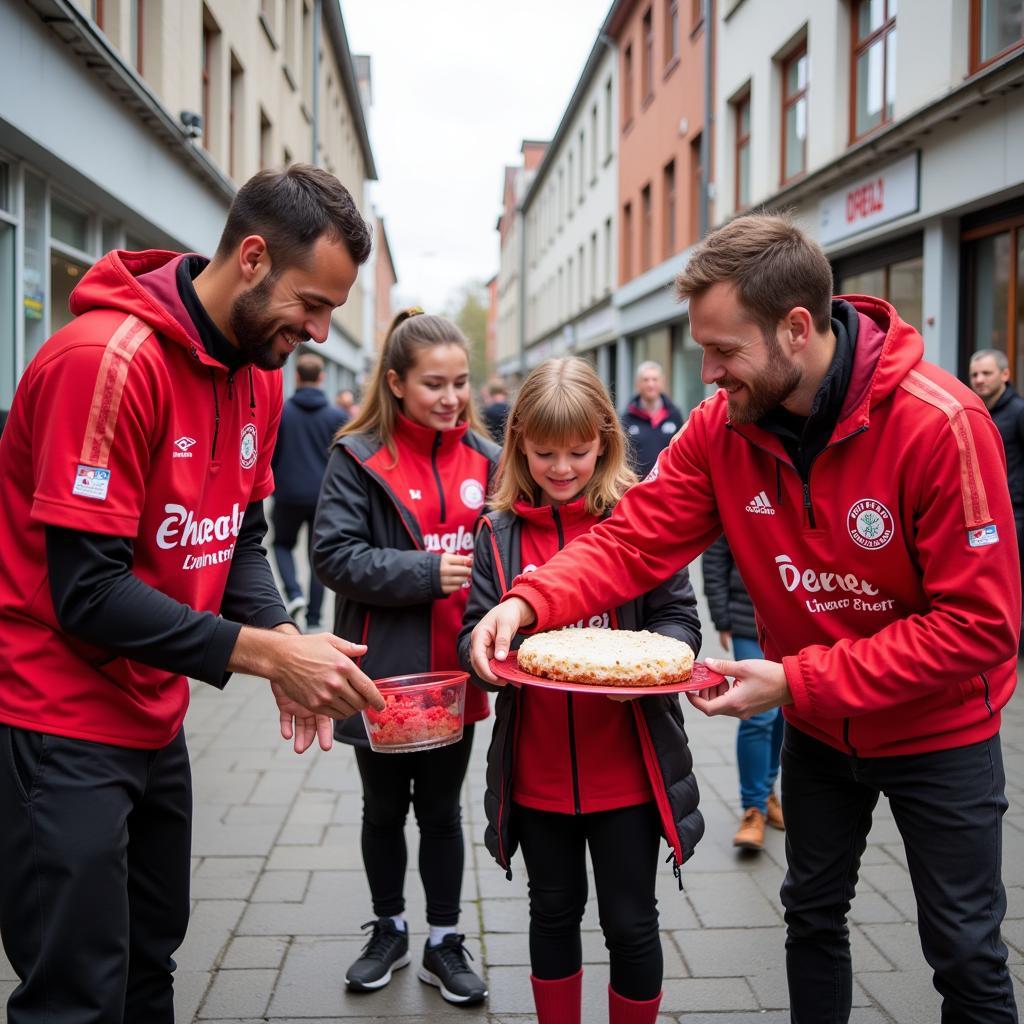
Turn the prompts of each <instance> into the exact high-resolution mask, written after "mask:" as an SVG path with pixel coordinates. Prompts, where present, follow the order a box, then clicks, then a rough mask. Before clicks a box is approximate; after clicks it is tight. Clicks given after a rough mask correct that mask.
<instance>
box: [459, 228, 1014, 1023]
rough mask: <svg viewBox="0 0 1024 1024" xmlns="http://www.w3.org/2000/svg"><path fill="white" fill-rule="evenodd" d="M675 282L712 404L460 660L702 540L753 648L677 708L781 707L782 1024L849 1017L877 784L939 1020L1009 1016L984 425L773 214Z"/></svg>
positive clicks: (902, 332)
mask: <svg viewBox="0 0 1024 1024" xmlns="http://www.w3.org/2000/svg"><path fill="white" fill-rule="evenodd" d="M676 285H677V291H678V294H679V296H680V298H682V299H686V300H688V301H689V314H690V327H691V333H692V335H693V338H694V340H695V341H696V342H697V343H698V344H699V345H700V346H701V348H702V349H703V353H704V361H703V374H702V375H703V379H704V381H705V383H707V384H714V385H716V386H717V387H718V388H719V389H720V390H719V392H718V394H716V395H715V396H714V397H713V398H710V399H708V400H707V401H705V402H703V403H702V404H701V405H700V406H698V407H697V408H696V409H695V410H694V411H693V412H692V413H691V414H690V417H689V420H688V421H687V424H686V426H685V428H684V429H683V430H682V432H681V433H680V434H679V436H678V437H677V438H676V439H675V440H674V441H673V442H672V444H671V445H670V446H669V447H668V448H667V449H666V450H665V451H664V452H663V453H662V454H661V456H660V457H659V460H658V462H657V464H656V466H655V469H654V470H652V472H651V474H650V476H649V477H648V478H647V479H646V480H645V481H644V482H643V483H640V484H637V485H636V486H635V487H632V488H631V489H630V490H629V491H628V492H627V493H626V495H625V496H624V498H623V499H622V501H620V502H619V504H618V505H617V506H616V508H615V511H614V513H613V514H612V515H611V516H610V517H609V518H608V519H606V520H605V521H604V522H602V523H600V524H599V525H598V526H596V527H594V529H593V530H591V531H590V532H588V533H587V534H586V535H585V536H582V537H579V538H577V539H576V540H574V541H572V542H571V543H570V544H567V545H566V546H565V548H564V549H563V550H562V551H560V552H559V553H558V554H557V555H555V557H554V558H552V559H551V560H550V561H548V562H547V563H546V564H545V565H543V566H541V568H540V569H538V570H536V571H535V572H531V573H529V574H528V575H524V576H520V577H519V578H518V579H517V580H515V581H513V586H512V588H511V589H510V590H509V591H508V593H507V594H506V595H505V597H504V599H503V602H502V603H501V604H500V605H498V607H497V608H495V609H493V610H492V611H490V612H488V614H487V615H486V616H485V617H484V618H483V619H481V621H480V623H479V624H478V625H477V627H476V630H475V631H474V635H473V665H474V669H475V671H476V672H477V673H478V674H479V675H480V676H481V678H483V679H484V680H486V681H488V682H493V681H494V673H493V672H492V670H491V668H490V666H489V659H490V658H492V657H497V658H499V659H501V658H503V657H505V656H506V655H507V652H508V651H509V649H510V642H511V640H512V638H513V636H514V635H515V634H516V632H517V631H519V630H524V629H531V630H533V629H541V630H548V629H553V628H556V627H558V626H562V625H565V624H566V623H568V622H574V621H576V620H577V619H579V618H580V617H581V616H586V615H590V614H592V613H593V612H595V611H596V610H598V609H601V608H607V607H609V606H610V605H617V604H621V603H623V602H625V601H628V600H631V599H632V598H634V597H636V596H637V595H638V594H642V593H644V592H646V591H648V590H650V589H651V588H652V587H655V586H657V585H658V584H659V583H660V582H661V581H662V580H664V579H666V578H667V577H668V576H670V575H671V574H672V573H674V572H675V571H677V570H678V569H679V568H680V567H681V566H684V565H686V564H688V563H689V562H691V561H692V560H693V559H694V558H695V557H696V556H697V555H699V554H700V553H701V552H702V551H703V550H704V549H705V548H706V547H707V546H708V545H709V544H710V543H711V542H712V541H714V540H715V539H716V537H718V536H719V535H720V534H724V535H725V537H726V539H727V541H728V543H729V547H730V548H731V549H732V553H733V557H734V559H735V561H736V566H737V568H738V569H739V572H740V575H741V577H742V579H743V582H744V583H745V584H746V586H747V588H748V590H749V592H750V597H751V599H752V601H753V604H754V608H755V609H756V612H757V619H758V623H757V626H758V640H759V642H760V645H761V648H762V649H763V651H764V655H765V656H764V658H763V659H752V660H745V661H721V662H712V661H711V660H710V659H709V661H708V664H709V665H710V666H711V667H712V668H714V669H718V670H719V671H721V672H723V673H724V674H726V675H728V676H732V677H733V678H734V680H735V683H734V685H732V686H729V685H728V684H726V683H723V684H721V685H720V686H717V687H714V688H710V689H708V690H706V691H702V692H699V693H695V694H690V695H689V696H690V701H691V703H692V704H693V705H694V706H695V707H697V708H698V709H699V710H701V711H702V712H704V713H705V714H709V715H719V714H724V715H733V716H735V717H738V718H742V719H747V718H750V717H751V716H752V715H756V714H759V713H762V712H764V711H767V710H768V709H770V708H774V707H779V706H781V707H782V708H783V713H784V715H785V719H786V726H785V734H784V739H783V748H782V807H783V813H784V816H785V823H786V858H787V873H786V879H785V882H784V883H783V886H782V894H781V895H782V903H783V905H784V907H785V911H786V927H787V937H786V966H787V974H788V977H789V998H790V1011H791V1015H792V1020H793V1021H795V1022H797V1024H810V1022H818V1021H832V1022H834V1024H841V1022H845V1021H847V1020H849V1016H850V1007H851V1002H852V967H851V959H850V942H849V932H848V929H847V925H846V917H847V913H848V912H849V908H850V901H851V900H852V899H853V896H854V892H855V887H856V882H857V873H858V869H859V865H860V857H861V855H862V854H863V852H864V849H865V845H866V841H867V834H868V830H869V829H870V827H871V815H872V812H873V810H874V807H875V805H876V803H877V802H878V800H879V797H880V795H881V794H882V793H885V795H886V796H887V798H888V800H889V804H890V807H891V809H892V812H893V817H894V818H895V821H896V825H897V827H898V828H899V830H900V833H901V834H902V836H903V840H904V843H905V846H906V851H907V863H908V868H909V871H910V878H911V882H912V884H913V887H914V893H915V896H916V898H917V911H918V931H919V934H920V939H921V944H922V947H923V950H924V954H925V958H926V960H927V961H928V963H929V965H930V966H931V968H932V971H933V972H934V973H933V982H934V985H935V988H936V989H937V990H938V992H939V993H940V995H941V997H942V1002H943V1006H942V1020H943V1021H949V1022H950V1024H952V1022H953V1021H971V1022H973V1024H981V1022H986V1024H996V1022H1000V1024H1012V1022H1016V1020H1017V1011H1016V1007H1015V1003H1014V996H1013V985H1012V981H1011V978H1010V974H1009V971H1008V970H1007V966H1006V955H1007V953H1006V946H1005V945H1004V944H1003V942H1002V940H1001V939H1000V935H999V926H1000V922H1001V921H1002V918H1003V915H1004V913H1005V911H1006V894H1005V889H1004V887H1003V882H1002V877H1001V850H1002V841H1001V837H1002V831H1001V830H1002V816H1003V814H1004V812H1005V811H1006V807H1007V801H1006V795H1005V787H1006V782H1005V775H1004V771H1003V761H1002V753H1001V749H1000V745H999V726H1000V712H1001V709H1002V708H1003V707H1004V706H1005V704H1006V702H1007V701H1008V700H1009V699H1010V696H1011V694H1012V693H1013V690H1014V686H1015V685H1016V678H1017V672H1016V670H1017V658H1016V655H1017V638H1018V633H1019V630H1020V601H1021V582H1020V576H1019V573H1018V567H1017V540H1016V535H1015V530H1014V520H1013V509H1012V507H1011V504H1010V495H1009V493H1008V490H1007V486H1006V473H1005V469H1004V463H1003V455H1002V442H1001V441H1000V438H999V434H998V432H997V431H996V428H995V426H994V425H993V423H992V420H991V418H990V417H989V415H988V412H987V410H986V409H985V406H984V404H983V403H982V401H981V399H979V398H978V397H977V396H976V395H974V394H973V393H972V392H971V391H970V390H969V389H968V388H967V387H965V386H964V385H963V384H962V383H961V382H960V381H958V380H957V379H956V378H955V377H953V376H952V375H951V374H949V373H946V372H945V371H944V370H942V369H940V368H939V367H937V366H933V365H931V364H929V363H928V362H926V361H925V360H924V359H923V358H922V356H923V354H924V343H923V341H922V338H921V335H920V334H919V333H918V332H917V330H916V329H915V328H913V327H911V326H910V325H909V324H907V323H905V322H904V321H903V320H902V319H901V318H900V316H899V313H898V312H897V310H895V309H894V308H893V307H892V306H891V305H890V304H889V303H888V302H884V301H882V300H881V299H876V298H870V297H867V296H862V295H855V296H849V297H846V298H844V297H842V296H840V297H837V298H833V296H832V272H831V268H830V266H829V262H828V259H827V258H826V256H825V254H824V253H823V252H822V251H821V248H820V247H819V246H818V245H817V243H815V242H814V241H812V240H811V239H809V238H808V237H807V236H806V235H804V234H803V233H802V232H801V231H800V230H799V229H798V228H796V227H795V226H794V225H793V224H792V223H791V222H789V221H788V220H786V219H785V218H782V217H772V216H764V215H753V216H747V217H739V218H737V219H736V220H734V221H732V222H731V223H729V224H727V225H726V226H725V227H723V228H721V229H719V230H718V231H715V232H713V233H712V234H711V235H709V236H708V237H707V238H706V239H705V240H704V241H703V243H702V244H701V245H700V246H698V247H697V249H696V251H695V252H694V254H693V256H692V257H691V259H690V261H689V263H688V264H687V266H686V268H685V269H684V270H683V272H682V273H681V274H680V275H679V277H678V278H677V281H676Z"/></svg>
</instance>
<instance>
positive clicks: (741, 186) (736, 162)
mask: <svg viewBox="0 0 1024 1024" xmlns="http://www.w3.org/2000/svg"><path fill="white" fill-rule="evenodd" d="M733 111H734V113H735V118H736V127H735V132H736V143H735V146H736V152H735V155H734V158H733V175H734V180H735V183H736V191H735V196H734V199H733V206H734V207H735V208H736V209H737V210H742V209H743V208H744V207H746V206H749V205H750V93H749V92H748V93H747V94H746V95H745V96H742V97H741V98H740V99H738V100H736V101H735V103H733Z"/></svg>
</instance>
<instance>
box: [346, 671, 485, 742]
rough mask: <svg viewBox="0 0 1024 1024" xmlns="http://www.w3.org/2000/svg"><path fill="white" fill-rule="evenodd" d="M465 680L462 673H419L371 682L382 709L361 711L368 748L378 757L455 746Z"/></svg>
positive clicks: (462, 717)
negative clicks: (368, 743) (375, 752)
mask: <svg viewBox="0 0 1024 1024" xmlns="http://www.w3.org/2000/svg"><path fill="white" fill-rule="evenodd" d="M467 679H469V676H468V675H467V674H466V673H465V672H421V673H419V674H417V675H410V676H390V677H388V678H387V679H376V680H374V682H375V683H376V684H377V689H378V690H380V693H381V696H382V697H383V698H384V700H385V702H386V706H385V708H384V710H383V711H375V710H374V709H373V708H367V709H366V710H365V711H364V712H363V723H364V725H365V726H366V735H367V736H368V737H369V739H370V747H371V748H372V749H373V750H376V751H378V752H379V753H382V754H401V753H406V752H408V751H412V750H432V749H433V748H434V747H446V746H448V745H449V744H450V743H458V741H459V740H461V739H462V728H463V722H464V714H465V707H466V680H467Z"/></svg>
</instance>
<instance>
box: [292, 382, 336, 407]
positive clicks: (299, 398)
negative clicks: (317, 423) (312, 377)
mask: <svg viewBox="0 0 1024 1024" xmlns="http://www.w3.org/2000/svg"><path fill="white" fill-rule="evenodd" d="M291 400H292V401H293V402H294V403H295V404H296V405H297V406H298V407H299V408H300V409H308V410H313V409H322V408H323V407H324V406H325V405H327V396H326V395H325V394H324V393H323V392H322V391H321V390H320V389H319V388H317V387H305V388H296V389H295V393H294V394H293V395H292V397H291Z"/></svg>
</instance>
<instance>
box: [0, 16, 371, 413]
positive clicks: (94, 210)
mask: <svg viewBox="0 0 1024 1024" xmlns="http://www.w3.org/2000/svg"><path fill="white" fill-rule="evenodd" d="M317 10H322V16H321V18H320V21H319V23H315V12H316V11H317ZM317 54H319V59H315V58H316V55H317ZM0 96H2V97H3V98H2V100H0V406H3V407H6V406H8V405H9V404H10V400H11V397H12V395H13V392H14V387H15V384H16V382H17V380H18V377H19V376H20V374H21V372H22V371H23V369H24V367H25V365H26V364H27V362H28V361H29V360H30V359H31V358H32V356H33V355H34V354H35V352H36V351H38V349H39V347H40V345H41V344H42V343H43V341H45V339H46V338H47V337H48V336H49V335H50V334H51V333H52V332H53V331H54V330H56V329H58V328H59V327H61V326H62V325H63V324H64V323H66V322H67V320H68V318H69V317H70V314H69V312H68V309H67V300H68V297H69V295H70V293H71V290H72V289H73V288H74V285H75V284H76V282H77V280H78V278H79V277H80V276H81V275H82V274H83V273H84V271H85V270H86V269H87V268H88V267H89V265H90V264H91V263H92V262H94V261H95V260H96V259H97V258H98V257H99V256H100V255H102V254H103V253H104V252H107V251H109V250H110V249H114V248H126V249H136V250H137V249H147V248H167V249H175V250H188V251H193V252H199V253H202V254H205V255H210V254H212V252H213V250H214V248H215V247H216V243H217V239H218V237H219V234H220V229H221V227H222V225H223V222H224V217H225V214H226V212H227V209H228V206H229V205H230V202H231V199H232V196H233V195H234V192H235V190H236V188H237V186H238V185H239V184H241V183H242V182H244V181H245V180H246V179H247V178H248V177H250V176H251V175H252V174H253V173H255V172H256V171H258V170H260V169H261V168H263V167H282V166H285V165H287V164H288V163H291V162H293V161H312V160H314V158H315V161H316V162H317V163H319V165H320V166H323V167H325V168H327V169H328V170H330V171H331V172H332V173H334V174H336V175H338V177H339V178H340V179H341V180H342V181H344V182H345V184H346V186H347V187H348V188H349V190H350V191H351V192H352V194H353V197H354V198H355V200H356V202H357V204H359V205H360V207H361V208H363V209H365V206H364V196H363V193H364V182H365V181H366V180H367V179H373V178H375V177H376V169H375V166H374V161H373V154H372V151H371V149H370V144H369V138H368V136H367V133H366V123H365V118H364V112H363V108H362V104H361V102H360V96H359V86H358V83H357V80H356V72H355V65H354V60H353V57H352V54H351V53H350V52H349V48H348V41H347V38H346V36H345V27H344V22H343V20H342V16H341V10H340V7H339V5H338V4H337V2H334V0H325V2H323V3H322V5H321V4H320V3H316V2H314V0H260V2H259V3H256V2H255V0H253V2H252V3H248V2H247V3H242V4H240V3H237V2H236V0H205V2H204V0H0ZM362 305H363V296H362V294H361V291H360V290H359V289H354V290H353V294H352V297H351V299H350V301H349V302H348V303H347V304H346V305H345V306H344V307H343V308H342V309H341V310H339V311H338V312H337V313H336V314H335V316H334V318H333V321H332V327H331V334H330V337H329V339H328V341H327V343H326V344H325V345H324V346H322V347H318V351H321V352H322V354H323V355H324V356H325V357H326V358H327V360H328V364H329V368H330V369H329V375H328V377H329V379H328V384H329V386H341V385H342V384H343V383H348V382H350V381H354V380H355V378H356V376H357V375H358V374H360V373H362V371H363V369H364V362H365V358H364V354H363V333H364V326H363V313H362Z"/></svg>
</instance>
